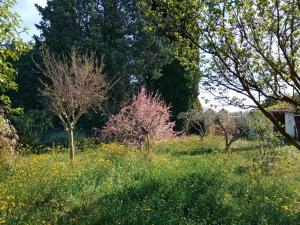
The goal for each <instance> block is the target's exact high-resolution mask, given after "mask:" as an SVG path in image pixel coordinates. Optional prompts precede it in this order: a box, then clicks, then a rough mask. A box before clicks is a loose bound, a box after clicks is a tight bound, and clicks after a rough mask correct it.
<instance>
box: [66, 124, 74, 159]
mask: <svg viewBox="0 0 300 225" xmlns="http://www.w3.org/2000/svg"><path fill="white" fill-rule="evenodd" d="M67 132H68V144H69V152H70V159H71V160H72V159H74V156H75V146H74V132H73V129H72V128H69V129H68V130H67Z"/></svg>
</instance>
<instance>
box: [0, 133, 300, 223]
mask: <svg viewBox="0 0 300 225" xmlns="http://www.w3.org/2000/svg"><path fill="white" fill-rule="evenodd" d="M153 149H154V156H153V159H152V161H148V160H146V158H145V155H144V154H143V151H142V150H139V149H134V148H130V147H125V146H122V145H119V144H114V143H113V144H105V145H99V146H90V147H89V148H87V149H85V150H84V151H83V152H79V153H78V154H77V155H76V158H75V160H74V161H73V162H72V163H71V162H70V161H69V159H68V154H67V153H59V154H58V153H53V154H41V155H29V156H19V157H18V159H16V162H15V165H14V166H13V168H12V169H11V170H5V171H4V170H3V171H1V172H0V224H24V225H25V224H30V225H35V224H99V225H102V224H137V225H142V224H149V225H150V224H151V225H152V224H162V225H167V224H241V225H244V224H245V225H246V224H295V225H296V224H300V163H299V162H300V154H299V150H296V149H294V148H293V147H290V146H283V147H279V148H277V149H275V150H272V155H271V156H272V157H273V158H274V160H273V161H271V163H270V165H269V164H266V165H265V166H263V165H264V164H262V163H261V162H262V159H261V155H260V153H259V151H258V146H257V144H256V143H254V142H249V141H238V142H236V143H234V145H233V146H232V151H230V152H224V151H223V139H222V137H206V138H205V139H204V141H201V140H200V138H198V137H182V138H178V139H175V140H172V141H164V142H160V143H156V144H155V145H154V146H153ZM270 152H271V150H270Z"/></svg>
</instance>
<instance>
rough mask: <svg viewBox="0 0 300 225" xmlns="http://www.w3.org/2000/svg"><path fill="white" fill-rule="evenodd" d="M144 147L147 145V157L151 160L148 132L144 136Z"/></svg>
mask: <svg viewBox="0 0 300 225" xmlns="http://www.w3.org/2000/svg"><path fill="white" fill-rule="evenodd" d="M146 143H147V144H146V147H147V159H148V160H149V161H151V160H152V152H151V146H150V137H149V134H147V136H146Z"/></svg>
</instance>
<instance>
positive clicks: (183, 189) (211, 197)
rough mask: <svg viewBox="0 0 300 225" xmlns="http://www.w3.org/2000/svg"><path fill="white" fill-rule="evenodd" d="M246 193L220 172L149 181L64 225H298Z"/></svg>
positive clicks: (77, 211) (93, 204) (73, 214)
mask: <svg viewBox="0 0 300 225" xmlns="http://www.w3.org/2000/svg"><path fill="white" fill-rule="evenodd" d="M226 182H227V184H226ZM224 184H226V185H227V186H226V185H224ZM246 190H247V188H246V187H244V186H242V185H241V184H239V185H236V184H235V189H234V190H231V187H230V185H229V183H228V181H226V178H225V177H224V176H222V175H221V174H220V173H210V174H207V173H203V174H190V175H188V176H186V177H183V178H178V179H177V180H174V181H172V180H156V179H152V178H149V179H145V180H144V181H143V182H142V183H137V184H136V185H135V186H134V187H127V188H124V189H123V190H119V191H118V192H116V193H111V194H107V195H104V196H99V197H97V196H94V197H95V198H94V200H93V201H91V200H89V201H88V200H87V201H82V203H81V204H80V205H79V206H78V207H77V208H73V209H72V211H70V212H68V213H67V215H65V216H63V217H61V218H60V220H59V224H69V221H71V220H72V218H74V220H73V224H95V225H96V224H137V225H143V224H163V225H167V224H233V223H235V224H263V223H264V224H296V223H295V221H296V220H295V219H294V218H290V217H289V216H288V215H287V213H286V212H285V211H284V210H282V209H280V208H278V207H275V206H272V205H270V204H267V202H263V200H262V199H259V200H257V202H255V201H252V202H251V204H250V203H249V202H248V200H247V198H248V195H249V192H247V193H246ZM230 191H232V192H233V193H231V194H229V193H230ZM252 191H253V193H251V194H252V195H254V194H255V193H256V192H255V190H252ZM228 195H231V196H232V197H231V198H232V199H231V200H230V202H228V200H229V199H228ZM258 197H259V195H258ZM234 198H235V199H234ZM229 203H230V204H229Z"/></svg>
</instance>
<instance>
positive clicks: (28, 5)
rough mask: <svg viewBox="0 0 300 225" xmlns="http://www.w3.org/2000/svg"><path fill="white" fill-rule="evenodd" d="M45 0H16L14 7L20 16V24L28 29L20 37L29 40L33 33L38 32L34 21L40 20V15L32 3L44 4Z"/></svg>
mask: <svg viewBox="0 0 300 225" xmlns="http://www.w3.org/2000/svg"><path fill="white" fill-rule="evenodd" d="M46 2H47V0H18V1H17V4H16V5H15V7H14V11H16V12H17V13H18V14H19V15H20V16H21V18H22V21H23V22H22V26H25V27H27V28H28V29H29V33H28V34H24V33H23V34H22V38H23V39H24V40H26V41H29V40H30V39H31V37H32V36H33V35H34V34H39V32H38V30H37V29H36V27H35V25H34V24H36V23H39V21H40V15H39V13H38V11H37V9H36V8H35V6H34V4H38V5H41V6H45V5H46Z"/></svg>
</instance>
